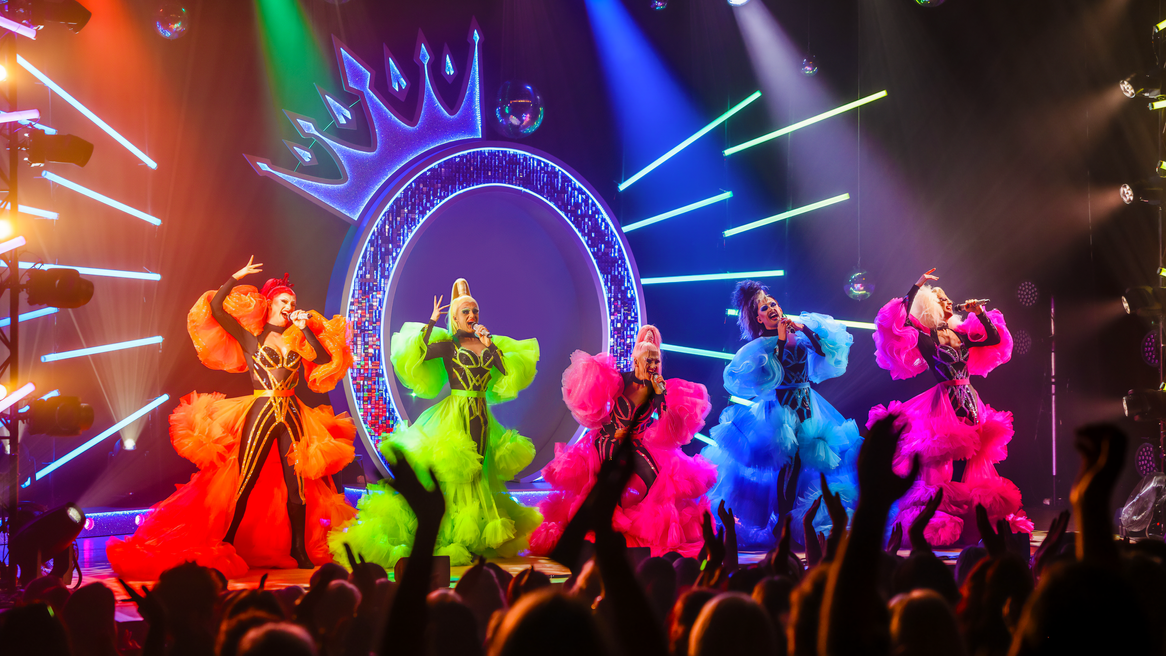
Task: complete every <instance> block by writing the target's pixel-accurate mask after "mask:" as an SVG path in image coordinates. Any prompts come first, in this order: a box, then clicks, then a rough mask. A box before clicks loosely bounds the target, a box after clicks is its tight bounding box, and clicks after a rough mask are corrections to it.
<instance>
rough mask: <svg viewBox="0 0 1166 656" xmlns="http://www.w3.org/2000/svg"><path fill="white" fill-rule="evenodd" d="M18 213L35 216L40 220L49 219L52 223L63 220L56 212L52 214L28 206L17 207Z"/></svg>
mask: <svg viewBox="0 0 1166 656" xmlns="http://www.w3.org/2000/svg"><path fill="white" fill-rule="evenodd" d="M16 211H18V212H20V213H21V214H27V215H29V216H35V217H37V218H38V219H48V220H50V221H56V220H57V219H59V218H61V215H60V214H57V213H56V212H50V211H48V210H42V209H38V208H36V207H29V206H28V205H17V206H16Z"/></svg>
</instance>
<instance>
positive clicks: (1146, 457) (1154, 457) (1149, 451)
mask: <svg viewBox="0 0 1166 656" xmlns="http://www.w3.org/2000/svg"><path fill="white" fill-rule="evenodd" d="M1134 463H1135V464H1136V466H1137V470H1138V474H1139V475H1140V476H1146V475H1147V474H1152V473H1154V472H1156V471H1158V447H1156V446H1154V445H1153V444H1151V443H1149V442H1143V443H1142V445H1141V446H1139V447H1138V450H1137V452H1136V453H1135V454H1134Z"/></svg>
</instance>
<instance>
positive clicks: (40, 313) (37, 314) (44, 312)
mask: <svg viewBox="0 0 1166 656" xmlns="http://www.w3.org/2000/svg"><path fill="white" fill-rule="evenodd" d="M58 312H60V310H58V309H57V308H53V307H51V308H41V309H39V310H33V311H32V312H25V313H24V314H22V315H20V323H24V322H25V321H28V320H29V319H39V318H41V317H47V316H49V315H50V314H56V313H58ZM11 323H12V317H4V318H3V319H0V328H4V327H5V326H8V325H10V324H11Z"/></svg>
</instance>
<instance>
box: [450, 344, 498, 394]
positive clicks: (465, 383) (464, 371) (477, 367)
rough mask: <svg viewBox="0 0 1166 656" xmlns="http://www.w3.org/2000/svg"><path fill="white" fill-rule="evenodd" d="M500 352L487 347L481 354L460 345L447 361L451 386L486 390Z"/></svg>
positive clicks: (458, 388) (461, 388) (452, 387)
mask: <svg viewBox="0 0 1166 656" xmlns="http://www.w3.org/2000/svg"><path fill="white" fill-rule="evenodd" d="M497 357H498V353H497V351H495V350H492V349H486V350H484V351H482V352H481V354H478V353H474V352H473V351H471V350H470V349H468V348H465V347H461V346H459V347H458V349H457V352H456V353H454V356H453V357H452V358H449V359H448V360H447V361H446V363H447V367H448V373H449V388H450V389H457V390H467V391H471V392H484V391H485V390H486V387H487V386H488V385H489V383H490V368H491V367H493V366H495V359H496V358H497Z"/></svg>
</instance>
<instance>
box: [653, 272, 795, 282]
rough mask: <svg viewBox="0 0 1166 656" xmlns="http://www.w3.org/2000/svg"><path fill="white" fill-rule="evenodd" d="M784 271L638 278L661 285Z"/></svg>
mask: <svg viewBox="0 0 1166 656" xmlns="http://www.w3.org/2000/svg"><path fill="white" fill-rule="evenodd" d="M784 275H785V271H783V270H781V269H774V270H772V271H742V272H740V273H702V274H696V275H691V276H664V277H662V278H640V284H641V285H661V284H664V283H669V282H703V281H706V280H737V279H744V278H772V277H775V276H784Z"/></svg>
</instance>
